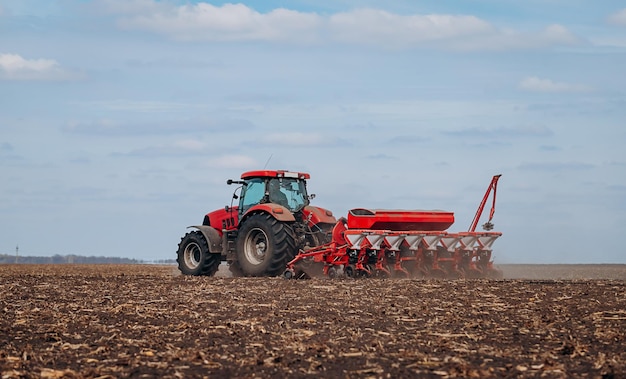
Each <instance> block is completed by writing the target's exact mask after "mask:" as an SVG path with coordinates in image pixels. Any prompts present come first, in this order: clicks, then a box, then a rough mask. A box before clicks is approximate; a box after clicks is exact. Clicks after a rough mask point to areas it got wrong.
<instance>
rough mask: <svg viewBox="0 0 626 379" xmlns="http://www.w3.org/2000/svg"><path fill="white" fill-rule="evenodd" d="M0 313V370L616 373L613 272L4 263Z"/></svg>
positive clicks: (625, 308)
mask: <svg viewBox="0 0 626 379" xmlns="http://www.w3.org/2000/svg"><path fill="white" fill-rule="evenodd" d="M623 274H624V272H622V278H623V277H624V276H623ZM505 275H506V271H505ZM0 311H1V312H2V317H0V372H1V375H0V376H1V377H2V378H18V377H26V378H30V377H44V378H61V377H67V378H74V377H90V378H117V377H156V376H159V377H163V378H175V377H311V378H313V377H320V376H321V377H343V378H353V377H359V378H361V377H372V378H400V377H415V376H418V377H437V378H439V377H444V378H445V377H463V378H468V377H547V378H570V377H592V378H619V377H625V376H626V349H625V348H624V346H626V281H624V280H567V281H565V280H563V281H553V280H502V281H487V280H472V281H469V280H468V281H465V280H457V281H434V280H409V279H402V280H389V279H357V280H352V279H336V280H330V279H313V280H301V281H287V280H284V279H281V278H258V279H256V278H219V277H214V278H209V277H185V276H180V275H178V274H177V270H176V269H175V268H174V267H171V266H141V265H135V266H107V265H101V266H81V265H50V266H35V265H4V266H0Z"/></svg>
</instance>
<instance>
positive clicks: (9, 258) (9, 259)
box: [0, 254, 165, 264]
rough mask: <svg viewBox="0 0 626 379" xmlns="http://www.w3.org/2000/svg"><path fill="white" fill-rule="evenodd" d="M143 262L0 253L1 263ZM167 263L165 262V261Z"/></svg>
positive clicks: (124, 259) (110, 258) (111, 258)
mask: <svg viewBox="0 0 626 379" xmlns="http://www.w3.org/2000/svg"><path fill="white" fill-rule="evenodd" d="M15 263H19V264H72V263H78V264H99V263H102V264H141V263H147V262H145V261H142V260H137V259H131V258H120V257H85V256H82V255H73V254H71V255H58V254H57V255H53V256H51V257H35V256H21V255H19V256H15V255H7V254H0V264H15ZM164 263H165V262H164Z"/></svg>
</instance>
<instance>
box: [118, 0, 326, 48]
mask: <svg viewBox="0 0 626 379" xmlns="http://www.w3.org/2000/svg"><path fill="white" fill-rule="evenodd" d="M145 9H149V10H150V11H149V12H145V13H143V14H135V15H134V16H131V17H129V18H125V19H122V20H121V21H120V25H121V26H122V27H124V28H130V29H141V30H147V31H151V32H156V33H160V34H165V35H168V36H171V37H173V38H176V39H182V40H206V41H281V40H290V39H292V38H294V37H295V38H297V39H299V40H302V39H312V38H313V35H309V36H308V37H307V35H308V34H310V33H313V32H315V31H316V29H317V26H318V24H319V22H320V20H321V19H320V17H319V16H318V15H317V14H315V13H303V12H297V11H291V10H288V9H283V8H279V9H275V10H272V11H271V12H268V13H265V14H261V13H259V12H256V11H255V10H253V9H251V8H249V7H247V6H245V5H243V4H224V5H222V6H221V7H219V6H214V5H211V4H207V3H198V4H195V5H191V4H190V5H182V6H179V7H176V8H170V9H157V8H150V7H146V8H145Z"/></svg>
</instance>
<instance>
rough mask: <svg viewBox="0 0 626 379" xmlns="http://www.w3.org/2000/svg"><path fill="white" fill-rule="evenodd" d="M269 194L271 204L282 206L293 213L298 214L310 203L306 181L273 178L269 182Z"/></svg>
mask: <svg viewBox="0 0 626 379" xmlns="http://www.w3.org/2000/svg"><path fill="white" fill-rule="evenodd" d="M268 192H269V200H270V202H272V203H276V204H280V205H282V206H284V207H286V208H288V209H289V210H290V211H291V212H297V211H299V210H301V209H302V208H304V207H305V206H306V205H307V204H308V203H309V199H308V197H307V193H306V182H305V181H304V180H300V179H294V178H273V179H270V180H269V182H268Z"/></svg>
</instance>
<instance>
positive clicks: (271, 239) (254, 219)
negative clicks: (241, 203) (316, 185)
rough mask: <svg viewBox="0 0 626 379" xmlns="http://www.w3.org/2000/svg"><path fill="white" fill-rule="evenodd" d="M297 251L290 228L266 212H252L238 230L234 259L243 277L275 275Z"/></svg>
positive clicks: (281, 271) (283, 268)
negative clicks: (235, 256) (235, 258)
mask: <svg viewBox="0 0 626 379" xmlns="http://www.w3.org/2000/svg"><path fill="white" fill-rule="evenodd" d="M295 253H296V247H295V240H294V236H293V231H292V229H291V227H290V226H289V225H288V224H286V223H284V222H280V221H278V220H276V219H275V218H273V217H272V216H270V215H268V214H255V215H252V216H250V218H248V219H247V220H246V221H245V222H244V224H243V226H242V227H241V228H240V229H239V233H238V236H237V262H238V263H239V267H240V268H241V271H242V273H243V274H244V275H246V276H276V275H280V274H282V273H283V272H284V271H285V265H286V264H287V262H289V261H290V260H292V259H293V257H294V256H295Z"/></svg>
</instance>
